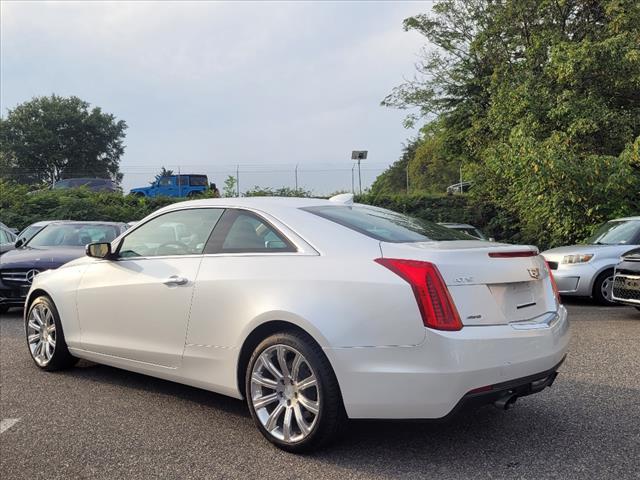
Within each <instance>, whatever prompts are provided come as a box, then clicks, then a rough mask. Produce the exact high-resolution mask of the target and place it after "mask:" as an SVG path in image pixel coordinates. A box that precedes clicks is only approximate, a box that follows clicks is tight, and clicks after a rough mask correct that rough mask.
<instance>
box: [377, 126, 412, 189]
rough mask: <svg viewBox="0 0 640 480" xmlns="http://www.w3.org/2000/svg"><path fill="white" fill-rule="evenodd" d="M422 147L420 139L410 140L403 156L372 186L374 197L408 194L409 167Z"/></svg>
mask: <svg viewBox="0 0 640 480" xmlns="http://www.w3.org/2000/svg"><path fill="white" fill-rule="evenodd" d="M419 145H420V138H419V137H418V138H414V139H410V140H409V141H408V142H407V143H406V144H405V145H403V147H402V155H401V156H400V158H399V159H398V160H396V161H395V162H394V163H393V164H391V166H390V167H389V168H387V169H386V170H385V171H384V172H382V173H381V174H380V175H378V177H377V178H376V179H375V181H374V182H373V184H372V185H371V190H370V193H371V195H373V196H377V195H391V194H394V193H398V192H403V191H404V192H405V193H406V192H407V166H408V165H409V161H410V160H411V159H412V158H413V157H414V156H415V154H416V149H417V148H418V146H419Z"/></svg>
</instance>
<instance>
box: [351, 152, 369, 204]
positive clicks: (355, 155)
mask: <svg viewBox="0 0 640 480" xmlns="http://www.w3.org/2000/svg"><path fill="white" fill-rule="evenodd" d="M367 153H369V152H368V151H367V150H353V151H352V152H351V160H357V161H358V186H359V190H360V195H362V173H361V171H360V162H361V161H362V160H366V159H367ZM354 166H355V165H354ZM351 171H352V172H353V169H351ZM351 178H353V174H352V175H351ZM352 184H353V182H352ZM352 190H354V189H353V188H352ZM354 193H355V192H354Z"/></svg>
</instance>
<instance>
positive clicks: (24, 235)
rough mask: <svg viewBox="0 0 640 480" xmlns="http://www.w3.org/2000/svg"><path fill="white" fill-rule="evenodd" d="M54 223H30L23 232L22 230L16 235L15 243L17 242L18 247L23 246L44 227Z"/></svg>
mask: <svg viewBox="0 0 640 480" xmlns="http://www.w3.org/2000/svg"><path fill="white" fill-rule="evenodd" d="M55 221H56V220H43V221H41V222H36V223H32V224H31V225H29V226H28V227H26V228H25V229H24V230H22V231H21V232H20V233H19V234H18V238H17V239H16V243H18V242H19V243H18V246H20V245H24V244H25V243H27V242H28V241H29V240H31V239H32V238H33V236H34V235H35V234H36V233H38V232H39V231H40V230H42V229H43V228H44V227H46V226H47V225H49V224H50V223H53V222H55ZM58 221H60V220H58Z"/></svg>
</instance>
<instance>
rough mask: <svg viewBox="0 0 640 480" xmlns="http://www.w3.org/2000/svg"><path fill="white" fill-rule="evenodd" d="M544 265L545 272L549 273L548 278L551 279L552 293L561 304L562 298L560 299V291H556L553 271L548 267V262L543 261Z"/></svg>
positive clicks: (556, 286)
mask: <svg viewBox="0 0 640 480" xmlns="http://www.w3.org/2000/svg"><path fill="white" fill-rule="evenodd" d="M544 265H545V267H547V272H548V273H549V278H550V279H551V286H552V287H553V294H554V295H555V296H556V301H557V302H558V305H561V304H562V300H561V299H560V292H559V291H558V285H557V284H556V279H555V278H553V272H552V271H551V267H549V262H547V261H545V262H544Z"/></svg>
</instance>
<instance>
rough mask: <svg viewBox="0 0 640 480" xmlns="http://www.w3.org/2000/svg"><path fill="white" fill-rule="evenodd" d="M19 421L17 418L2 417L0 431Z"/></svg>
mask: <svg viewBox="0 0 640 480" xmlns="http://www.w3.org/2000/svg"><path fill="white" fill-rule="evenodd" d="M19 421H20V419H19V418H3V419H2V420H1V421H0V433H4V432H6V431H7V430H9V429H10V428H11V427H13V426H14V425H15V424H16V423H18V422H19Z"/></svg>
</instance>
